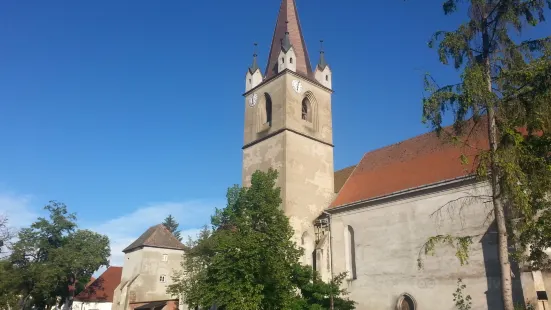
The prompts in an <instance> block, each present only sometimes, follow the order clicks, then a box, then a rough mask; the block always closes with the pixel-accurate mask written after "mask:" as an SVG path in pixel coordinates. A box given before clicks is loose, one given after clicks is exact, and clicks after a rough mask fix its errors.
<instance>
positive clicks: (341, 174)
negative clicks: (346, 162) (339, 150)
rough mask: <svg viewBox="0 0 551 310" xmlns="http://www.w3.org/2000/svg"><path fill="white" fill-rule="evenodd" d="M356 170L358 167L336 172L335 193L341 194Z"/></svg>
mask: <svg viewBox="0 0 551 310" xmlns="http://www.w3.org/2000/svg"><path fill="white" fill-rule="evenodd" d="M355 168H356V165H354V166H350V167H346V168H344V169H341V170H338V171H335V176H334V181H335V193H338V192H340V190H341V188H342V186H343V185H344V183H345V182H346V180H348V178H349V177H350V175H351V174H352V172H353V171H354V169H355Z"/></svg>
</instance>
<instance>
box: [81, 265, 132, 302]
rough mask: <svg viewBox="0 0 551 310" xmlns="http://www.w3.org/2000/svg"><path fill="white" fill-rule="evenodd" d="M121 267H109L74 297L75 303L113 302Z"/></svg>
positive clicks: (119, 280)
mask: <svg viewBox="0 0 551 310" xmlns="http://www.w3.org/2000/svg"><path fill="white" fill-rule="evenodd" d="M121 276H122V267H114V266H111V267H109V268H107V270H105V271H104V272H103V273H102V274H101V276H99V277H98V278H97V279H95V280H94V282H92V283H91V284H89V285H87V286H86V288H85V289H84V290H83V291H82V292H80V293H79V294H78V295H77V296H75V300H76V301H83V302H113V296H114V295H115V289H116V288H117V286H118V285H119V284H120V283H121Z"/></svg>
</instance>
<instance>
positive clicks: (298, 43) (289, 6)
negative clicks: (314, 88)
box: [266, 0, 312, 79]
mask: <svg viewBox="0 0 551 310" xmlns="http://www.w3.org/2000/svg"><path fill="white" fill-rule="evenodd" d="M287 22H288V24H287ZM286 31H289V41H290V42H291V45H292V46H293V50H294V51H295V55H296V62H295V63H296V66H297V70H296V72H297V73H299V74H301V75H303V76H305V77H312V65H311V64H310V58H309V57H308V51H307V50H306V43H305V42H304V38H303V36H302V29H301V28H300V21H299V18H298V12H297V5H296V2H295V0H282V1H281V6H280V8H279V14H278V16H277V21H276V26H275V30H274V36H273V38H272V46H271V47H270V54H269V56H268V66H267V67H266V79H269V78H271V77H272V76H274V75H275V74H276V73H277V64H278V59H279V53H280V52H281V40H282V39H283V38H284V37H285V32H286ZM274 68H275V71H274Z"/></svg>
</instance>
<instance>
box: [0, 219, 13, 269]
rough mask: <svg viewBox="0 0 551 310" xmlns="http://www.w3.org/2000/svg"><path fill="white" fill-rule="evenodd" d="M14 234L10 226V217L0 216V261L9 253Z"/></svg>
mask: <svg viewBox="0 0 551 310" xmlns="http://www.w3.org/2000/svg"><path fill="white" fill-rule="evenodd" d="M14 234H15V232H14V230H13V229H12V228H11V227H9V226H8V217H7V216H3V215H0V259H2V258H3V257H4V255H5V254H6V253H7V249H8V248H9V247H10V245H11V240H12V238H13V236H14Z"/></svg>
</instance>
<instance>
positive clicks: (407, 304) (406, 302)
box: [396, 294, 417, 310]
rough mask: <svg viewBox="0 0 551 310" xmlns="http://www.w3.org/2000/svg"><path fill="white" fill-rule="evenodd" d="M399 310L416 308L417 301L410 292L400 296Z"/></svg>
mask: <svg viewBox="0 0 551 310" xmlns="http://www.w3.org/2000/svg"><path fill="white" fill-rule="evenodd" d="M396 309H397V310H416V309H417V307H416V303H415V300H413V297H412V296H411V295H409V294H403V295H402V296H400V298H398V304H397V305H396Z"/></svg>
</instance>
